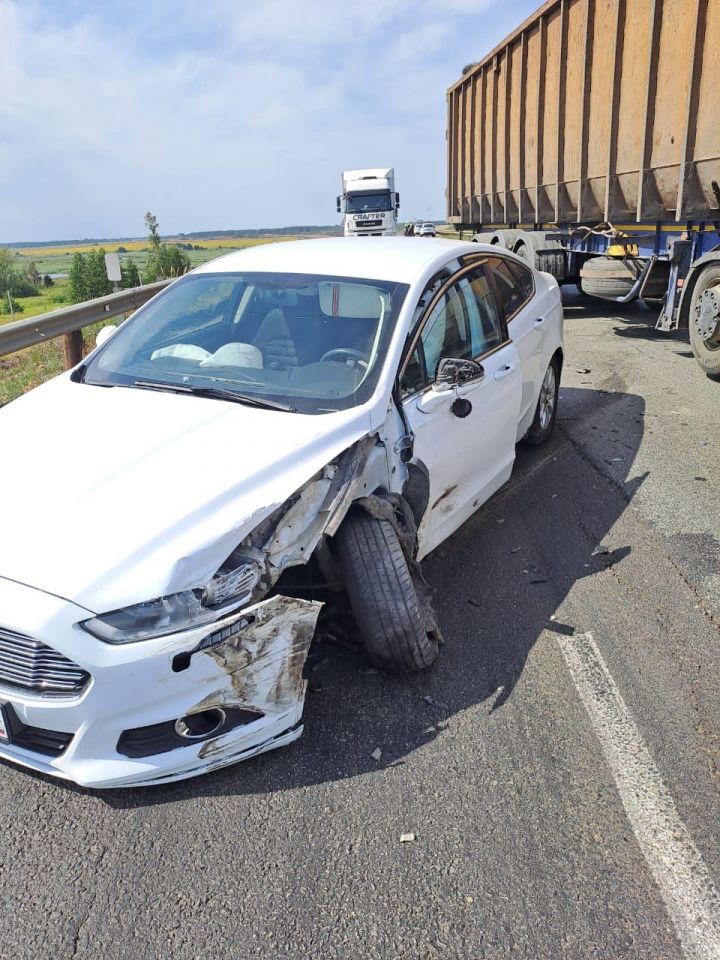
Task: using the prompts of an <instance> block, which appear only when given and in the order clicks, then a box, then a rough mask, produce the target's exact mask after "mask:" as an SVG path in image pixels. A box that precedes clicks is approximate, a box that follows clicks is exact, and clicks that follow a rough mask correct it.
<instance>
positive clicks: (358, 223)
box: [355, 220, 382, 229]
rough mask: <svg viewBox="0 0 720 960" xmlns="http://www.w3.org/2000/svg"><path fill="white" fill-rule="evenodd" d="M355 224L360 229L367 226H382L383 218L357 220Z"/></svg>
mask: <svg viewBox="0 0 720 960" xmlns="http://www.w3.org/2000/svg"><path fill="white" fill-rule="evenodd" d="M355 226H356V227H357V228H358V229H359V228H362V229H365V228H366V227H381V226H382V220H356V221H355Z"/></svg>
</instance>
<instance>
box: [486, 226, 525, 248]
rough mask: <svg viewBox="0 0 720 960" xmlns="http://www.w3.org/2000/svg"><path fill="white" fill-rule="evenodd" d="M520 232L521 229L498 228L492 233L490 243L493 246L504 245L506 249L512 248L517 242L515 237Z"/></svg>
mask: <svg viewBox="0 0 720 960" xmlns="http://www.w3.org/2000/svg"><path fill="white" fill-rule="evenodd" d="M522 232H523V231H522V230H498V231H497V232H496V233H494V234H492V240H491V241H490V243H492V244H493V245H494V246H498V247H505V248H506V249H507V250H512V248H513V247H514V246H515V243H516V242H517V238H518V237H519V236H520V234H521V233H522Z"/></svg>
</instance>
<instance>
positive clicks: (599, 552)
mask: <svg viewBox="0 0 720 960" xmlns="http://www.w3.org/2000/svg"><path fill="white" fill-rule="evenodd" d="M606 553H610V548H609V547H606V546H605V544H604V543H601V544H599V545H598V546H597V547H595V549H594V550H593V552H592V553H591V554H590V556H591V557H600V556H603V555H604V554H606Z"/></svg>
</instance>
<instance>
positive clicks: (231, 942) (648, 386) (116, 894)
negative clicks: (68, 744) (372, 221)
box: [0, 294, 720, 960]
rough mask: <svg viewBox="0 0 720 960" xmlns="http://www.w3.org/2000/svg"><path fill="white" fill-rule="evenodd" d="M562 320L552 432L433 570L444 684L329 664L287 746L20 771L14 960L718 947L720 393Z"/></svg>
mask: <svg viewBox="0 0 720 960" xmlns="http://www.w3.org/2000/svg"><path fill="white" fill-rule="evenodd" d="M567 307H568V311H567V317H568V321H567V361H566V370H565V375H564V378H563V386H562V400H561V407H560V421H559V424H558V427H559V429H558V430H557V432H556V435H555V437H554V439H553V440H552V442H551V443H550V444H549V445H548V446H546V447H544V448H542V449H539V450H526V449H521V450H520V451H519V456H518V463H517V468H516V471H515V474H514V477H513V479H512V480H511V482H510V483H509V484H508V485H507V486H506V487H505V488H504V490H503V491H501V493H500V494H499V495H498V496H496V497H495V498H494V500H493V501H492V502H491V503H489V504H487V505H486V506H485V507H484V508H483V509H482V510H481V511H480V512H479V513H478V514H477V515H476V516H475V517H474V518H473V519H472V520H471V521H470V522H468V523H467V524H466V525H465V526H464V527H463V528H462V530H461V531H460V532H459V533H458V534H456V535H455V536H454V537H453V538H452V539H451V540H450V541H448V542H447V543H446V544H444V545H443V546H442V547H441V548H440V549H439V550H438V551H436V553H435V554H434V555H432V557H430V558H429V560H428V561H427V563H426V567H427V576H428V579H429V580H430V581H431V583H432V585H433V586H434V587H435V589H436V591H437V593H436V598H437V606H438V609H439V612H440V616H441V619H442V623H443V625H444V632H445V637H446V641H447V643H446V646H445V647H444V649H443V650H442V652H441V656H440V659H439V662H438V664H437V667H436V668H435V669H433V670H432V671H431V672H429V673H428V674H427V675H423V676H418V677H414V678H412V679H410V680H406V679H396V678H393V677H390V676H386V675H382V674H377V673H371V672H368V671H367V670H365V671H363V670H361V669H360V667H361V664H360V663H359V662H358V659H357V658H356V656H355V655H354V654H353V653H352V651H349V650H341V649H333V650H331V651H330V653H329V656H328V659H327V661H326V664H325V666H326V669H325V670H324V671H323V672H322V674H321V679H322V686H321V689H320V690H319V691H318V692H315V693H312V694H311V695H309V697H308V702H307V706H306V714H305V716H306V730H305V734H304V736H303V737H302V739H301V740H300V741H299V742H298V743H297V744H294V745H293V746H292V747H289V748H286V749H284V750H280V751H276V752H275V753H271V754H267V755H265V756H263V757H260V758H257V759H255V760H251V761H248V762H247V763H245V764H243V765H240V766H237V767H234V768H229V769H227V770H224V771H221V772H219V773H216V774H213V775H210V776H207V777H204V778H200V779H197V780H194V781H189V782H186V783H182V784H177V785H173V786H167V787H162V788H156V789H152V790H145V791H114V792H108V793H104V794H92V793H88V792H83V791H81V790H78V789H75V788H73V787H70V786H66V785H63V784H60V783H56V782H51V781H48V780H45V779H43V778H41V777H37V776H33V775H30V774H28V773H26V772H23V771H21V770H17V769H15V768H13V767H11V766H8V765H5V766H1V767H0V805H1V806H0V809H2V810H3V811H4V815H3V827H2V846H1V847H0V850H1V853H0V956H2V957H7V958H13V960H21V958H28V960H30V958H32V960H43V958H53V960H64V958H71V957H73V958H75V957H77V958H93V960H95V958H103V960H115V958H117V960H120V958H123V960H125V958H127V960H130V958H132V960H144V958H177V960H191V958H192V960H198V958H203V960H204V958H238V960H244V958H251V957H262V958H268V960H269V958H276V957H277V958H280V957H292V958H323V960H331V958H353V960H355V958H360V957H367V958H383V960H384V958H399V957H403V958H410V960H425V958H442V960H450V958H462V960H477V958H483V960H500V958H502V960H504V958H513V960H514V958H528V960H529V958H532V960H538V958H557V957H569V958H591V957H592V958H603V960H608V958H643V960H661V958H662V960H664V958H673V960H675V958H683V957H686V958H705V960H707V958H713V957H718V956H720V940H719V939H718V937H720V929H719V928H718V918H719V917H720V900H719V899H718V895H717V888H716V884H717V883H720V848H718V839H717V838H718V836H719V835H720V801H719V799H718V785H719V776H718V770H719V765H720V694H719V693H718V682H717V680H718V651H719V649H720V643H719V642H720V627H719V625H720V579H719V577H718V572H719V569H718V543H719V541H720V510H718V507H717V497H718V483H719V481H720V465H719V461H718V456H719V451H718V447H719V444H718V432H719V431H718V416H717V411H718V409H720V384H716V383H713V382H711V381H709V380H708V379H707V378H705V376H704V375H703V374H702V372H701V371H700V369H699V367H697V366H696V364H695V363H694V361H693V360H692V359H691V358H690V356H689V348H688V346H687V343H686V342H685V341H684V340H683V339H682V338H681V337H665V338H661V337H658V336H657V335H655V334H653V333H651V332H649V331H648V330H647V328H646V327H645V326H643V325H642V324H641V322H640V321H641V320H642V319H643V318H644V311H643V310H642V309H640V308H638V309H635V310H633V311H631V312H630V313H628V314H626V316H625V320H624V321H623V320H620V319H618V318H616V317H614V316H613V312H612V310H610V309H608V310H603V309H600V310H598V307H597V304H595V305H594V306H592V307H588V306H586V305H585V303H584V302H581V300H580V299H579V297H576V296H575V295H574V294H571V295H569V296H568V298H567ZM599 313H600V314H601V316H598V314H599ZM578 371H588V372H587V373H582V372H578ZM712 417H714V422H713V421H712V420H711V418H712ZM700 477H702V478H704V479H698V478H700ZM598 548H600V552H597V551H598ZM428 698H429V700H428ZM378 747H379V748H380V749H381V751H382V756H381V758H380V760H379V761H376V760H374V759H373V758H372V757H371V754H372V752H373V751H374V750H375V749H376V748H378ZM404 833H412V834H414V840H412V841H409V842H402V843H401V842H400V837H401V834H404Z"/></svg>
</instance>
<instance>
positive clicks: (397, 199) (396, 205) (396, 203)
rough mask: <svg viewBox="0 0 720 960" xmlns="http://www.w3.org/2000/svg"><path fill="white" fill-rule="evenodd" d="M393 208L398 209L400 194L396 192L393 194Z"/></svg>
mask: <svg viewBox="0 0 720 960" xmlns="http://www.w3.org/2000/svg"><path fill="white" fill-rule="evenodd" d="M395 209H396V210H399V209H400V194H399V193H396V194H395Z"/></svg>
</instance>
